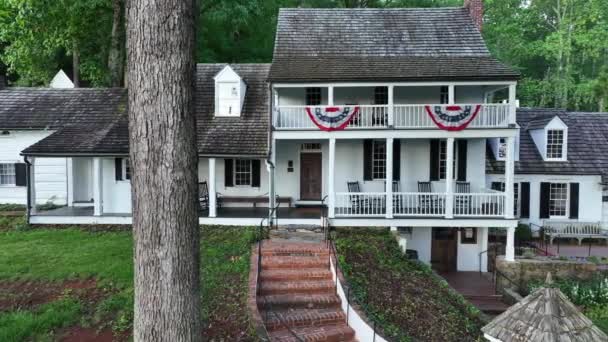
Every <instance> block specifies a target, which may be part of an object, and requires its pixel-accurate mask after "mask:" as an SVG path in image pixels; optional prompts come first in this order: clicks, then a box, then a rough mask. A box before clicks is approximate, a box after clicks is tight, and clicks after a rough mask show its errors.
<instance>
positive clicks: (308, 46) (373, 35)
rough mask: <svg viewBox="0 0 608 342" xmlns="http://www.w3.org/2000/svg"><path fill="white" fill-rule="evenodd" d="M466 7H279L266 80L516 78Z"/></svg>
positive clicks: (516, 75)
mask: <svg viewBox="0 0 608 342" xmlns="http://www.w3.org/2000/svg"><path fill="white" fill-rule="evenodd" d="M518 77H519V74H518V73H517V72H515V71H513V70H511V69H510V68H508V67H506V66H504V65H503V64H501V63H500V62H498V61H497V60H496V59H494V58H493V57H492V56H491V55H490V52H489V51H488V49H487V47H486V45H485V42H484V40H483V38H482V36H481V34H480V32H479V30H478V29H477V27H476V26H475V25H474V23H473V21H472V19H471V16H470V15H469V12H468V10H467V9H465V8H457V7H454V8H407V9H405V8H402V9H302V8H290V9H281V10H280V11H279V18H278V24H277V36H276V41H275V49H274V59H273V63H272V67H271V70H270V75H269V79H270V80H271V81H274V82H280V81H285V82H294V81H295V82H298V81H301V82H304V81H382V80H385V81H397V80H402V81H416V80H417V81H423V80H515V79H517V78H518Z"/></svg>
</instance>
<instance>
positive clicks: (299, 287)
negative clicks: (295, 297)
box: [260, 280, 336, 295]
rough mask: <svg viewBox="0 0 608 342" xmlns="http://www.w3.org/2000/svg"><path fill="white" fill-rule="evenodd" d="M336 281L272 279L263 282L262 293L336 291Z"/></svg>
mask: <svg viewBox="0 0 608 342" xmlns="http://www.w3.org/2000/svg"><path fill="white" fill-rule="evenodd" d="M335 286H336V283H334V282H333V281H331V280H320V281H271V282H262V284H261V285H260V293H261V294H268V295H270V294H298V293H311V294H312V293H335V291H336V287H335Z"/></svg>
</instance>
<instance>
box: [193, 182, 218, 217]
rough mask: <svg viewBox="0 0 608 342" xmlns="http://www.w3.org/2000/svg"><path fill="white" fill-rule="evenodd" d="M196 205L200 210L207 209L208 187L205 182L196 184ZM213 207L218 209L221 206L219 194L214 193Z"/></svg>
mask: <svg viewBox="0 0 608 342" xmlns="http://www.w3.org/2000/svg"><path fill="white" fill-rule="evenodd" d="M198 203H199V205H200V207H201V209H202V210H208V209H209V187H208V186H207V182H206V181H205V182H200V183H198ZM215 206H216V207H217V208H220V207H221V206H222V205H221V197H220V194H219V193H216V196H215Z"/></svg>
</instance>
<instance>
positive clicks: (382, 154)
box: [372, 140, 386, 180]
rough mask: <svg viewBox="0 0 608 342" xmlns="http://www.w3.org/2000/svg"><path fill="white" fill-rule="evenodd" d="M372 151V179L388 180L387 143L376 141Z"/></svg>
mask: <svg viewBox="0 0 608 342" xmlns="http://www.w3.org/2000/svg"><path fill="white" fill-rule="evenodd" d="M372 151H373V153H372V178H373V179H378V180H380V179H386V141H382V140H374V141H373V148H372Z"/></svg>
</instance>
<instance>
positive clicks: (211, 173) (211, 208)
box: [209, 158, 217, 217]
mask: <svg viewBox="0 0 608 342" xmlns="http://www.w3.org/2000/svg"><path fill="white" fill-rule="evenodd" d="M215 199H216V193H215V158H209V217H216V216H217V204H216V203H215Z"/></svg>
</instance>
